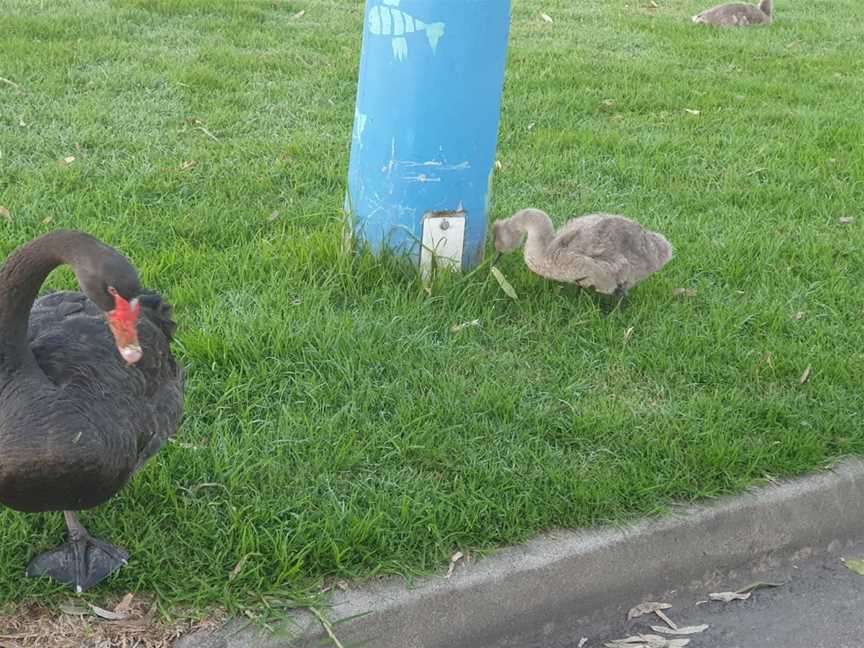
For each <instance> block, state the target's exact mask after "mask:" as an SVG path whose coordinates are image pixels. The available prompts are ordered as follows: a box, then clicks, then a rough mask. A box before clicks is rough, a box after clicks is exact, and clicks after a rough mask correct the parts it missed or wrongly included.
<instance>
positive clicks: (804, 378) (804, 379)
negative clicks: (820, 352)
mask: <svg viewBox="0 0 864 648" xmlns="http://www.w3.org/2000/svg"><path fill="white" fill-rule="evenodd" d="M810 370H811V367H810V365H807V368H806V369H805V370H804V373H802V374H801V377H800V378H799V379H798V383H799V384H801V385H803V384H804V383H806V382H807V381H808V380H810Z"/></svg>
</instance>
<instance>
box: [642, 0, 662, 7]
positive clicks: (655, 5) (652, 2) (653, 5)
mask: <svg viewBox="0 0 864 648" xmlns="http://www.w3.org/2000/svg"><path fill="white" fill-rule="evenodd" d="M659 7H660V5H658V4H657V3H656V2H654V0H651V2H649V3H648V4H647V5H645V8H646V9H657V8H659Z"/></svg>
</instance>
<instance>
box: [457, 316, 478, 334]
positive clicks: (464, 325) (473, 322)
mask: <svg viewBox="0 0 864 648" xmlns="http://www.w3.org/2000/svg"><path fill="white" fill-rule="evenodd" d="M469 326H480V320H479V319H475V320H471V321H470V322H462V323H461V324H454V325H453V326H451V327H450V332H451V333H458V332H459V331H461V330H462V329H466V328H468V327H469Z"/></svg>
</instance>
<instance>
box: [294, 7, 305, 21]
mask: <svg viewBox="0 0 864 648" xmlns="http://www.w3.org/2000/svg"><path fill="white" fill-rule="evenodd" d="M305 15H306V10H305V9H301V10H300V11H298V12H297V13H295V14H294V15H293V16H292V18H294V20H299V19H300V18H302V17H303V16H305Z"/></svg>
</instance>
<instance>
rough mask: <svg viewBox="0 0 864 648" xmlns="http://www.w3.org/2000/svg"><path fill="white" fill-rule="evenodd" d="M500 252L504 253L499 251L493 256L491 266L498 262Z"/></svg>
mask: <svg viewBox="0 0 864 648" xmlns="http://www.w3.org/2000/svg"><path fill="white" fill-rule="evenodd" d="M502 254H504V253H503V252H499V253H498V254H496V255H495V258H494V259H492V265H493V266H494V265H495V264H496V263H498V260H499V259H500V258H501V255H502Z"/></svg>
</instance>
